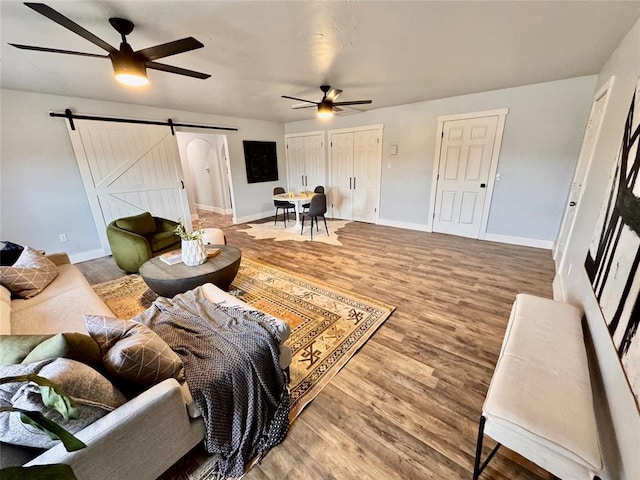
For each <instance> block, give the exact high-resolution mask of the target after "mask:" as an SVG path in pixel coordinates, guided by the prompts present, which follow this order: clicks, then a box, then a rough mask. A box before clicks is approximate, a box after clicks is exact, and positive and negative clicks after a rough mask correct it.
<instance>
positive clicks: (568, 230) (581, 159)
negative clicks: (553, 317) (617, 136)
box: [553, 75, 616, 272]
mask: <svg viewBox="0 0 640 480" xmlns="http://www.w3.org/2000/svg"><path fill="white" fill-rule="evenodd" d="M615 78H616V77H615V75H612V76H611V77H609V79H608V80H607V81H606V82H605V84H604V85H602V87H600V88H599V89H598V91H597V92H596V94H595V95H594V97H593V100H592V102H591V111H590V112H589V118H588V120H587V125H586V128H585V137H586V133H587V129H588V126H589V122H590V121H591V118H592V115H593V113H594V108H595V105H596V103H597V102H598V101H599V100H600V99H601V98H603V97H604V96H605V95H606V98H604V104H603V106H602V117H603V118H604V115H606V113H607V106H608V105H609V99H610V98H611V95H610V93H611V88H612V87H613V82H614V81H615ZM602 123H603V122H602V121H600V123H599V124H598V126H597V129H596V131H595V132H594V133H593V136H594V137H593V146H592V148H591V152H589V154H588V155H587V156H586V157H585V155H583V153H584V152H583V149H584V147H585V145H584V140H585V138H583V140H582V147H581V149H580V154H579V156H578V163H577V164H576V169H575V172H574V174H573V179H572V180H571V185H572V187H573V185H574V184H576V183H579V184H581V185H582V186H581V188H580V193H579V194H578V198H577V199H576V200H575V205H573V206H571V205H570V202H571V201H572V200H571V192H569V198H568V199H567V206H566V207H565V211H564V216H563V218H562V223H561V224H560V229H559V230H558V237H557V238H556V241H555V242H554V245H553V258H554V260H555V261H556V271H557V272H561V271H562V269H563V267H564V263H565V258H566V251H567V248H566V246H567V244H568V243H569V238H570V237H571V234H572V232H573V226H574V225H575V223H576V216H577V215H576V213H577V212H576V213H574V214H573V217H572V218H571V224H570V225H567V219H568V218H567V217H568V211H569V209H570V208H573V209H576V210H577V208H578V207H579V206H580V202H581V200H582V196H583V195H584V191H585V190H586V183H585V182H586V181H587V177H588V175H589V170H590V169H591V163H592V161H593V156H594V154H595V151H596V146H597V145H598V140H599V138H600V131H601V130H602ZM585 162H586V164H585ZM583 166H584V168H582V167H583ZM579 177H582V178H579ZM565 234H566V238H565V239H564V244H563V248H564V249H563V251H562V252H559V247H560V244H561V242H560V237H561V236H562V235H565ZM559 255H560V258H558V256H559Z"/></svg>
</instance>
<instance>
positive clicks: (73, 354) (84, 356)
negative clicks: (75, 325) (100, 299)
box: [16, 333, 102, 369]
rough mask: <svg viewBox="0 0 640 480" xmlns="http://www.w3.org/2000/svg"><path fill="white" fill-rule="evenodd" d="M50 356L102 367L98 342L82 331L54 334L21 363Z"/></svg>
mask: <svg viewBox="0 0 640 480" xmlns="http://www.w3.org/2000/svg"><path fill="white" fill-rule="evenodd" d="M49 358H69V359H71V360H76V361H78V362H81V363H84V364H86V365H89V366H90V367H93V368H96V369H100V368H102V359H101V356H100V349H99V348H98V344H97V343H96V342H95V340H94V339H93V338H91V337H90V336H89V335H83V334H82V333H58V334H56V335H53V336H52V337H51V338H47V339H46V340H44V341H43V342H40V343H39V344H38V345H37V346H36V347H35V348H33V350H31V351H30V352H29V354H28V355H27V356H26V357H25V358H24V359H23V360H22V362H21V363H33V362H39V361H40V360H47V359H49ZM16 363H17V362H16Z"/></svg>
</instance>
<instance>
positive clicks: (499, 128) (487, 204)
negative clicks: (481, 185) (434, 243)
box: [427, 108, 509, 240]
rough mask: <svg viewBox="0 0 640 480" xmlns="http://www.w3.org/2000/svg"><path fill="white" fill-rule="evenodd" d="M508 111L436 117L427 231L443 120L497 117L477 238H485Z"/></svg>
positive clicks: (434, 205) (434, 206)
mask: <svg viewBox="0 0 640 480" xmlns="http://www.w3.org/2000/svg"><path fill="white" fill-rule="evenodd" d="M508 113H509V109H508V108H498V109H495V110H483V111H480V112H470V113H460V114H456V115H442V116H439V117H438V119H437V120H438V127H437V130H436V147H435V154H434V157H433V158H434V163H433V167H434V168H433V172H432V175H431V195H430V199H429V202H430V203H429V213H428V217H427V228H428V230H427V231H428V232H433V217H434V215H435V208H436V195H437V188H438V171H439V170H440V150H441V148H442V133H443V132H444V124H445V122H450V121H454V120H466V119H470V118H482V117H495V116H497V117H498V122H497V125H496V135H495V138H494V141H493V151H492V152H491V166H490V167H489V178H488V179H487V193H486V195H485V197H484V205H483V206H482V218H481V221H480V232H479V234H478V238H479V239H480V240H485V239H486V235H487V224H488V223H489V211H490V210H491V199H492V198H493V189H494V186H495V182H496V172H497V171H498V160H499V159H500V150H501V148H502V137H503V134H504V124H505V121H506V116H507V114H508Z"/></svg>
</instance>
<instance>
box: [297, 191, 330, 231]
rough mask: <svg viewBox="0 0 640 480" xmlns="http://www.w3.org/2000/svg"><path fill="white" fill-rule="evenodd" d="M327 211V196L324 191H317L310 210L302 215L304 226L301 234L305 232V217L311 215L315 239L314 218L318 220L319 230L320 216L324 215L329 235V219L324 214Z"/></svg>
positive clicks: (325, 226) (310, 204) (310, 203)
mask: <svg viewBox="0 0 640 480" xmlns="http://www.w3.org/2000/svg"><path fill="white" fill-rule="evenodd" d="M325 213H327V196H326V195H325V194H324V193H316V194H315V195H314V196H313V197H312V198H311V202H309V210H308V211H307V212H305V213H304V214H303V215H302V228H301V229H300V235H302V234H303V232H304V219H305V218H307V217H311V240H313V220H314V219H315V221H316V232H317V231H318V217H322V220H323V221H324V228H325V230H326V231H327V236H328V235H329V228H328V227H327V219H326V218H324V214H325Z"/></svg>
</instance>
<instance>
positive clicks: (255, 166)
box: [242, 140, 278, 183]
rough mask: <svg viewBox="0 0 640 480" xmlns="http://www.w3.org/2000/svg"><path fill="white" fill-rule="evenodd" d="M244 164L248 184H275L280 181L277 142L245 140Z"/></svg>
mask: <svg viewBox="0 0 640 480" xmlns="http://www.w3.org/2000/svg"><path fill="white" fill-rule="evenodd" d="M242 144H243V146H244V162H245V165H246V167H247V182H248V183H260V182H273V181H276V180H278V155H277V152H276V142H262V141H256V140H244V141H243V142H242Z"/></svg>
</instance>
